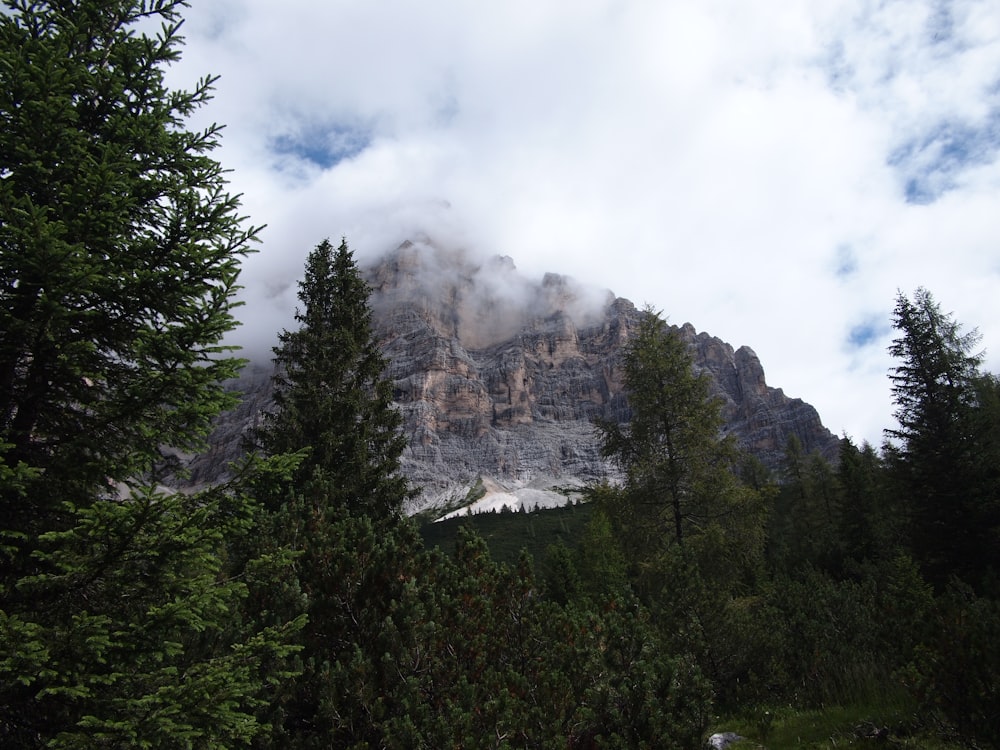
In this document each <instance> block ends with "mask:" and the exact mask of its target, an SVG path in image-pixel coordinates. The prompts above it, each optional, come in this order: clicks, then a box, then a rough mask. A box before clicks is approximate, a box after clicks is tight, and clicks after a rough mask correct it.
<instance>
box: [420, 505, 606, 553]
mask: <svg viewBox="0 0 1000 750" xmlns="http://www.w3.org/2000/svg"><path fill="white" fill-rule="evenodd" d="M591 511H592V508H591V507H590V506H588V505H587V504H585V503H577V504H575V505H567V506H564V507H561V508H545V509H542V510H536V511H533V512H531V513H524V512H516V513H515V512H511V513H478V514H474V515H468V516H459V517H457V518H449V519H448V520H446V521H437V522H436V523H427V524H424V525H423V526H421V527H420V534H421V536H422V537H423V539H424V544H425V545H426V546H428V547H440V548H441V549H442V550H443V551H445V552H448V553H451V552H452V551H454V549H455V540H456V539H457V538H458V530H459V529H460V528H462V527H468V528H471V529H473V530H475V531H476V532H477V533H478V534H479V535H480V536H481V537H483V539H485V540H486V544H487V545H488V546H489V549H490V554H491V555H492V556H493V559H494V560H497V561H499V562H505V563H509V564H514V563H516V562H517V560H518V558H519V557H520V555H521V550H527V551H528V553H529V554H530V555H531V556H532V557H533V558H534V559H535V560H536V561H541V560H543V559H544V558H545V551H546V550H547V549H548V548H549V545H552V544H556V543H557V542H559V541H560V540H561V541H562V542H563V543H564V544H565V545H566V546H567V547H570V548H572V547H574V546H575V545H576V544H577V541H578V540H579V539H580V538H581V536H582V535H583V530H584V528H585V527H586V525H587V522H588V521H589V520H590V515H591Z"/></svg>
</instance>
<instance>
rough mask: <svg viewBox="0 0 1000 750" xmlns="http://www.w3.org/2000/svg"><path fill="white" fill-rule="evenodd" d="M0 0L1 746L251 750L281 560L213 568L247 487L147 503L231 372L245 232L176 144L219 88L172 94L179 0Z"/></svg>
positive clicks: (204, 161) (278, 659)
mask: <svg viewBox="0 0 1000 750" xmlns="http://www.w3.org/2000/svg"><path fill="white" fill-rule="evenodd" d="M5 5H6V8H7V10H6V11H5V12H4V13H3V14H0V79H2V83H3V85H2V86H0V119H2V122H3V127H2V128H0V173H2V175H3V179H2V180H0V480H2V482H0V519H2V521H0V525H2V528H0V742H2V743H3V744H5V745H10V746H15V747H40V746H48V747H97V746H100V747H173V746H177V747H221V746H227V747H228V746H233V745H236V744H245V743H246V742H248V741H249V740H250V738H251V737H253V736H254V735H255V734H256V733H258V732H259V731H260V729H261V727H260V725H259V722H258V720H257V717H256V709H257V707H258V706H259V705H260V703H261V701H262V700H263V699H264V695H265V694H266V691H267V690H268V686H269V684H270V683H271V682H273V681H275V680H279V679H281V678H282V676H283V675H286V674H287V671H288V670H287V665H286V664H285V662H286V659H287V657H288V656H289V654H290V650H291V648H290V646H289V645H288V639H289V633H290V631H291V630H294V628H295V627H296V626H297V625H298V622H297V621H295V620H294V619H293V620H290V621H289V620H284V621H276V622H274V623H273V624H272V625H268V626H263V625H260V626H258V625H257V624H256V623H254V622H252V621H249V620H247V619H246V618H245V616H244V610H243V608H244V603H245V602H246V598H247V596H248V594H249V592H250V581H252V580H254V578H255V577H256V579H258V580H259V579H260V578H272V577H274V576H276V575H280V572H281V571H282V570H284V569H285V568H286V567H287V564H288V559H287V557H286V556H284V555H282V554H275V555H272V556H270V557H268V558H258V557H244V559H243V560H242V562H241V563H240V565H234V564H233V561H232V560H231V559H230V557H229V552H230V550H231V549H234V548H236V547H239V546H241V545H243V544H244V543H243V542H242V541H241V540H245V539H247V538H248V537H251V536H253V534H254V530H255V529H256V524H257V522H258V520H259V516H258V510H259V508H258V507H257V505H256V503H255V502H253V500H252V499H250V497H249V496H248V494H247V492H246V489H245V486H242V485H239V484H232V485H229V486H226V487H219V488H216V489H214V490H212V491H209V492H206V493H200V494H197V495H191V496H186V495H180V494H176V493H172V492H169V491H166V490H164V489H162V488H160V487H158V486H157V481H158V479H159V477H160V476H161V475H162V474H164V473H165V472H167V471H169V470H170V469H171V467H170V465H169V462H168V461H166V460H165V455H167V454H171V453H172V452H175V451H178V450H180V451H187V450H193V449H197V448H199V447H200V446H201V445H202V443H203V441H204V438H205V434H206V432H207V428H208V426H209V424H210V422H211V420H212V419H213V418H214V417H215V416H216V415H217V414H218V412H219V411H220V410H221V409H223V408H225V407H226V406H228V405H230V404H231V403H232V399H233V397H232V396H231V395H228V394H227V393H226V392H225V391H224V389H223V388H222V386H221V383H220V381H222V380H223V379H226V378H229V377H232V376H233V375H234V374H235V373H236V371H237V369H238V367H239V365H240V361H239V360H236V359H234V358H232V357H231V356H229V355H228V350H229V347H226V346H224V345H223V344H222V343H221V340H222V337H223V335H224V334H225V333H227V332H228V331H229V330H230V329H232V328H233V327H234V325H235V321H234V318H233V314H232V313H233V308H234V307H235V306H236V302H235V301H234V299H233V293H234V291H235V290H236V289H237V286H236V284H237V274H238V271H239V262H240V259H241V257H242V256H244V255H245V254H246V253H247V252H248V248H249V244H250V243H251V242H252V241H254V239H255V237H254V235H255V231H256V230H255V229H252V228H250V229H246V228H244V226H243V224H244V222H243V219H242V218H241V217H240V216H239V214H238V208H239V202H238V199H237V198H236V197H234V196H231V195H229V194H228V193H227V192H226V183H225V179H224V173H223V170H222V168H221V166H220V165H219V164H218V163H217V162H215V161H214V160H213V159H212V158H211V157H210V152H211V151H212V150H213V149H214V148H215V147H216V146H217V145H218V136H219V127H217V126H211V127H209V128H207V129H206V130H204V131H201V132H192V131H190V130H188V129H187V128H186V127H185V120H186V119H187V117H188V116H189V115H191V114H192V113H193V112H194V111H195V110H196V109H197V108H199V107H200V106H202V105H203V104H204V103H206V102H207V101H208V100H209V98H210V90H211V86H212V83H213V79H211V78H206V79H203V80H201V81H199V82H198V83H197V84H196V85H195V87H194V88H193V89H192V90H190V91H176V90H171V89H169V88H168V87H167V86H166V83H165V78H164V68H165V67H166V66H167V65H168V64H169V63H171V62H173V61H174V60H176V59H177V58H178V56H179V44H180V37H179V36H178V34H177V31H178V28H179V24H180V15H179V11H180V9H181V7H183V5H184V3H182V2H174V1H171V0H161V1H158V2H139V1H138V0H108V1H103V0H102V1H100V2H98V1H97V0H76V1H74V2H60V3H54V2H44V1H43V2H31V3H28V2H24V1H23V0H8V2H6V3H5ZM149 20H153V21H160V22H161V26H160V30H159V32H157V33H155V35H153V36H150V35H149V34H145V33H139V32H138V30H137V28H136V26H137V24H138V23H139V22H140V21H142V22H148V21H149ZM146 28H149V27H146ZM244 546H245V545H244Z"/></svg>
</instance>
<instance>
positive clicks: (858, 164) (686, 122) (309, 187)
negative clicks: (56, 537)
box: [169, 0, 1000, 445]
mask: <svg viewBox="0 0 1000 750" xmlns="http://www.w3.org/2000/svg"><path fill="white" fill-rule="evenodd" d="M191 5H192V7H191V8H190V9H189V10H188V11H187V12H186V13H185V16H186V21H185V24H184V27H183V33H184V36H185V38H186V45H185V47H184V49H183V58H182V60H181V61H180V62H179V63H177V64H175V65H174V66H172V67H171V69H170V72H169V81H170V82H171V84H172V85H174V86H176V87H186V88H189V87H190V86H191V85H192V84H193V83H194V81H196V80H197V79H198V78H199V77H200V76H202V75H204V74H207V73H211V74H218V75H219V76H220V79H219V81H218V83H217V84H216V92H215V98H214V100H213V101H212V102H211V103H210V104H209V105H208V106H206V107H205V108H203V109H202V110H201V111H199V112H198V114H197V115H196V116H195V117H194V118H193V119H192V120H191V121H190V123H191V125H192V126H197V125H199V124H205V123H207V122H208V121H214V122H220V123H224V124H225V125H226V129H225V130H224V134H223V140H222V146H221V148H220V149H218V150H217V151H216V152H215V157H216V158H217V159H219V161H221V162H222V164H223V165H224V166H225V167H226V168H228V169H230V170H232V171H231V174H230V182H231V188H232V190H233V191H234V192H238V193H242V195H243V210H244V212H245V213H246V214H247V215H248V216H249V217H250V219H251V221H252V222H253V223H255V224H266V225H267V227H266V229H264V230H263V231H262V233H261V235H260V237H261V240H262V241H261V244H260V245H259V248H258V249H259V252H257V253H256V254H254V255H252V256H251V257H249V258H248V259H247V261H246V263H245V264H244V271H243V274H242V277H241V278H242V283H243V285H244V287H245V289H244V291H243V292H242V294H243V296H244V298H245V300H246V302H247V304H246V306H245V307H243V308H241V309H240V311H239V316H240V317H241V318H242V319H243V321H244V325H243V326H242V328H241V329H240V331H239V332H238V333H237V335H236V337H235V340H236V341H237V342H238V343H243V344H247V345H248V346H256V347H257V348H258V349H259V348H260V342H262V341H264V342H266V346H270V345H271V343H272V341H271V337H273V335H274V334H276V332H277V331H278V330H279V329H280V328H283V327H287V326H290V325H291V322H290V321H291V315H292V312H293V310H294V307H295V303H296V300H295V290H296V282H297V280H298V278H299V277H300V276H301V273H302V269H303V263H304V260H305V257H306V255H307V254H308V252H309V250H310V249H312V248H313V247H314V246H315V245H316V244H318V243H319V242H320V241H321V240H323V239H325V238H330V239H331V240H332V241H334V242H337V241H339V239H340V238H341V237H346V238H347V240H348V243H349V244H350V246H351V247H352V248H353V249H354V250H355V252H356V255H357V257H358V259H359V260H360V261H361V262H365V261H366V260H368V259H374V258H376V257H377V256H378V255H379V254H380V253H382V252H384V251H386V250H389V249H391V248H393V247H395V246H396V245H398V244H399V243H400V242H402V241H403V240H405V239H408V238H412V237H417V236H427V237H430V238H431V239H433V240H434V241H436V242H439V243H442V244H446V245H451V246H461V247H465V248H468V249H469V250H470V251H471V252H474V253H479V254H482V255H483V256H484V257H486V256H490V255H493V254H503V255H509V256H510V257H511V258H513V260H514V262H515V264H516V265H517V267H518V269H519V270H520V271H521V272H523V273H524V274H526V275H528V276H529V277H537V278H541V276H542V275H543V274H544V273H545V272H548V271H551V272H556V273H561V274H565V275H568V276H571V277H573V278H574V279H576V280H577V281H579V282H581V283H583V284H586V285H594V286H597V287H600V288H606V289H610V290H612V291H613V292H614V293H615V294H616V295H617V296H620V297H625V298H628V299H630V300H632V301H633V302H635V303H636V304H637V305H640V306H642V305H644V304H647V303H648V304H650V305H652V306H654V307H655V308H657V309H659V310H661V311H662V313H663V315H664V316H665V317H666V318H667V319H668V320H669V321H670V322H671V323H675V324H678V325H680V324H682V323H685V322H690V323H691V324H693V325H694V327H695V328H696V329H697V330H698V331H705V332H708V333H709V334H711V335H713V336H717V337H718V338H720V339H722V340H724V341H726V342H728V343H730V344H732V345H733V346H734V348H738V347H739V346H743V345H746V346H749V347H750V348H752V349H753V350H754V351H755V352H756V353H757V355H758V356H759V358H760V360H761V363H762V365H763V367H764V371H765V373H766V377H767V382H768V384H769V385H771V386H774V387H780V388H781V389H782V390H783V391H784V392H785V393H786V394H787V395H789V396H791V397H794V398H801V399H803V400H805V401H807V402H808V403H810V404H812V405H813V406H815V407H816V409H817V410H818V411H819V414H820V417H821V419H822V420H823V422H824V424H825V425H826V426H827V427H828V428H829V429H831V430H832V431H833V432H834V433H836V434H838V435H847V436H849V437H851V438H852V439H854V441H855V442H856V443H859V444H860V443H861V442H862V441H865V440H867V441H870V442H871V443H873V444H875V445H879V444H881V442H882V431H883V430H884V429H885V428H888V427H891V426H893V424H894V422H893V418H892V412H893V405H892V401H891V392H890V383H889V380H888V372H889V369H890V368H891V367H892V366H893V364H894V362H893V360H892V359H891V358H890V357H889V356H888V354H887V352H886V349H887V347H888V346H889V344H890V341H891V339H892V337H893V331H892V328H891V320H892V309H893V307H894V304H895V300H896V297H897V295H898V294H899V293H900V292H902V293H904V294H907V295H910V296H912V294H913V292H914V291H915V290H916V289H917V288H918V287H921V286H922V287H926V288H927V289H929V290H930V291H931V293H932V294H933V295H934V297H935V299H936V300H937V301H938V302H939V303H940V305H941V308H942V309H943V310H944V311H945V312H947V313H951V314H952V315H953V316H954V318H955V319H956V320H957V321H959V322H960V323H962V324H963V326H964V327H965V329H966V330H971V329H973V328H978V329H979V332H980V333H981V334H982V341H981V349H983V350H985V356H986V359H985V364H984V368H985V369H986V370H988V371H990V372H994V373H997V372H1000V294H998V291H1000V3H998V2H996V0H953V1H950V2H949V1H948V0H740V1H739V2H733V1H732V0H576V1H575V2H572V3H569V2H564V1H562V0H559V1H557V0H507V1H506V2H502V3H481V2H469V1H468V0H422V2H416V1H415V0H324V1H323V2H317V1H316V0H284V2H281V3H276V2H274V0H192V3H191ZM265 350H266V349H265Z"/></svg>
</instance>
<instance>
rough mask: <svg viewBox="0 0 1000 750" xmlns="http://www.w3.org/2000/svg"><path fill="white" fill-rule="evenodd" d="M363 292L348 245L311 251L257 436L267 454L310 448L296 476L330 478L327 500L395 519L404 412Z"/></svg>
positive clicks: (402, 489)
mask: <svg viewBox="0 0 1000 750" xmlns="http://www.w3.org/2000/svg"><path fill="white" fill-rule="evenodd" d="M369 294H370V289H369V287H368V285H367V284H366V283H365V281H364V279H363V278H362V276H361V272H360V270H359V269H358V266H357V263H356V262H355V260H354V254H353V253H352V252H351V251H350V250H349V249H348V247H347V242H346V241H342V242H341V244H340V247H339V248H338V249H337V250H336V251H334V249H333V246H332V245H331V244H330V243H329V241H323V242H321V243H320V244H319V245H318V246H317V247H316V248H315V249H314V250H313V251H312V252H311V253H310V254H309V257H308V259H307V261H306V269H305V278H304V279H303V281H302V282H300V284H299V300H300V301H301V302H302V305H303V308H302V309H300V310H299V311H297V312H296V315H295V320H296V321H297V322H298V323H299V324H300V327H299V328H298V329H297V330H295V331H282V333H281V334H280V335H279V345H278V346H277V347H275V350H274V353H275V363H276V365H277V373H276V375H275V380H274V383H275V410H274V411H273V412H271V413H269V414H266V415H265V418H264V423H263V425H262V427H261V429H260V431H259V433H258V435H259V440H260V443H261V446H262V447H263V448H264V450H265V451H266V452H268V453H270V454H280V453H284V452H294V451H299V450H302V449H307V450H308V455H307V457H306V459H305V460H304V461H303V463H302V465H301V466H300V468H299V472H298V474H297V479H298V480H304V479H308V480H310V481H312V480H316V479H318V478H319V477H322V478H323V479H324V481H327V487H326V491H327V493H328V494H327V496H326V498H325V500H324V502H327V503H330V504H334V505H342V506H344V507H345V508H349V509H351V510H354V511H357V512H359V513H362V514H366V515H369V516H371V517H373V518H391V517H394V516H397V515H398V514H399V513H400V511H401V510H402V505H403V503H404V502H405V501H406V499H408V498H409V497H411V495H412V492H411V491H410V489H409V488H408V486H407V484H406V480H405V479H404V478H403V477H402V476H401V475H400V474H399V461H400V456H401V455H402V452H403V450H404V448H405V447H406V441H405V438H404V437H403V435H402V433H401V431H400V428H401V426H402V416H401V415H400V414H399V412H398V411H397V410H396V409H395V408H394V407H393V403H392V384H391V382H390V381H389V380H387V379H386V378H385V377H384V375H385V370H386V365H387V362H386V360H385V358H384V357H383V355H382V352H381V350H380V349H379V343H378V340H377V339H376V338H375V334H374V330H373V328H372V320H371V310H370V309H369V307H368V298H369Z"/></svg>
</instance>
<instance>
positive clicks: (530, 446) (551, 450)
mask: <svg viewBox="0 0 1000 750" xmlns="http://www.w3.org/2000/svg"><path fill="white" fill-rule="evenodd" d="M365 275H366V279H367V281H368V283H369V284H370V285H371V288H372V295H371V299H370V303H371V307H372V311H373V320H374V323H375V326H376V331H377V335H378V336H379V339H380V341H381V342H382V346H383V350H384V353H385V355H386V357H387V358H388V360H389V367H388V371H387V377H389V378H390V379H391V380H392V383H393V388H394V394H395V395H394V398H395V401H396V404H397V406H398V408H399V409H400V411H401V413H402V414H403V417H404V421H405V431H406V437H407V440H408V448H407V450H406V452H405V454H404V456H403V470H404V472H405V473H406V475H407V476H408V477H409V479H410V480H411V481H412V482H413V483H414V484H416V485H418V486H420V487H422V488H423V490H424V492H423V494H422V496H421V498H419V499H418V501H417V503H416V504H415V505H414V506H413V507H412V508H411V509H410V510H411V511H417V510H420V509H422V508H424V507H427V506H437V507H441V508H445V507H452V506H454V505H455V504H461V503H462V502H467V501H469V500H475V499H477V498H476V497H475V495H476V488H477V487H478V488H483V487H487V488H489V487H493V488H497V487H499V488H501V489H502V491H503V492H505V493H508V494H512V495H514V496H517V497H521V498H522V500H523V504H525V505H529V506H534V505H546V504H549V505H551V504H559V503H562V502H565V500H566V496H567V494H570V495H571V494H572V493H573V492H575V491H576V490H577V489H579V487H580V486H582V485H584V484H586V483H589V482H593V481H596V480H600V479H604V478H612V479H613V478H614V477H615V476H616V469H615V467H614V466H613V465H611V464H609V463H608V462H607V461H605V460H604V459H602V458H601V456H600V452H599V448H598V444H597V439H596V435H595V432H594V428H593V420H594V418H595V417H601V418H604V419H614V420H619V421H625V420H627V419H628V417H629V411H628V403H627V400H626V398H625V395H624V393H623V392H622V380H621V355H622V350H623V346H624V345H625V344H626V343H627V341H628V340H629V338H630V335H631V332H632V331H633V330H634V329H635V328H636V326H637V325H638V323H639V320H640V318H641V315H642V314H643V313H642V312H641V311H639V310H637V309H636V307H635V306H634V305H633V304H632V303H631V302H629V301H628V300H625V299H620V298H615V297H614V295H613V294H611V293H610V292H608V291H603V290H600V291H595V290H592V289H587V288H585V287H583V286H582V285H580V284H579V283H577V282H576V281H574V280H573V279H572V278H570V277H567V276H562V275H559V274H551V273H550V274H546V275H545V276H544V277H543V278H542V279H541V280H540V281H533V280H531V279H528V278H526V277H525V276H523V275H522V274H520V273H519V272H518V271H517V268H516V267H515V265H514V262H513V260H511V259H510V258H509V257H506V256H495V257H493V258H488V259H485V260H482V259H476V258H474V257H473V256H472V255H471V254H468V253H465V252H463V251H461V250H454V249H452V250H449V249H443V248H440V247H438V246H436V245H434V244H433V243H431V242H428V241H426V240H422V241H413V242H406V243H403V244H402V245H400V246H399V247H397V248H396V249H395V250H394V251H392V252H390V253H387V254H386V255H385V256H384V257H383V258H381V259H380V260H379V261H378V262H376V263H374V264H372V265H371V266H369V267H368V268H367V269H366V270H365ZM679 331H680V334H681V336H682V337H683V338H684V340H685V341H686V342H687V343H688V344H689V345H690V347H691V349H692V352H693V354H694V359H695V363H696V367H697V368H699V369H700V370H703V371H706V372H708V373H709V374H710V376H711V378H712V382H713V388H714V391H715V392H716V393H717V395H719V396H720V397H721V398H722V401H723V415H724V418H725V421H726V430H727V432H731V433H733V434H735V435H736V436H737V439H738V440H739V442H740V443H741V445H742V446H743V447H744V448H746V449H747V450H749V451H750V452H752V453H753V454H755V455H756V456H758V458H760V459H761V461H763V462H764V463H765V464H766V465H769V466H771V467H777V466H778V465H779V463H780V460H781V456H782V453H783V450H784V446H785V444H786V442H787V439H788V437H789V435H792V434H795V435H797V436H798V437H799V439H800V440H801V442H802V444H803V447H804V448H805V449H806V450H807V451H810V450H814V449H815V450H819V451H820V452H822V453H824V454H825V455H827V456H830V457H831V458H833V457H835V456H836V449H837V443H838V441H837V439H836V437H835V436H834V435H833V434H832V433H830V432H829V431H828V430H826V428H824V427H823V425H822V423H821V422H820V419H819V415H818V414H817V413H816V410H815V409H813V407H811V406H809V405H808V404H806V403H804V402H802V401H801V400H798V399H791V398H788V397H787V396H785V395H784V393H783V392H782V391H781V390H780V389H776V388H771V387H770V386H768V385H767V383H766V381H765V378H764V370H763V367H762V366H761V363H760V361H759V359H758V358H757V356H756V354H754V352H753V350H752V349H750V348H749V347H746V346H743V347H740V348H739V349H737V350H735V351H734V349H733V347H732V346H730V345H729V344H727V343H725V342H723V341H720V340H719V339H717V338H715V337H712V336H710V335H708V334H707V333H698V332H697V331H696V329H695V328H694V326H692V325H691V324H689V323H686V324H684V325H683V326H681V327H680V329H679ZM262 369H265V370H266V367H257V368H248V373H249V374H248V376H247V378H245V379H244V381H243V382H242V383H241V384H238V386H237V387H239V388H241V390H244V391H245V393H246V397H245V399H244V402H243V405H242V406H241V407H240V409H238V410H236V411H235V412H233V413H232V414H230V415H227V416H225V417H224V419H223V420H222V422H221V423H220V428H219V431H218V432H217V434H216V437H215V438H213V441H212V443H213V446H214V448H213V450H214V458H215V459H216V465H217V464H218V458H219V457H220V456H221V455H225V454H226V453H227V452H231V453H234V454H235V450H236V446H237V445H238V442H239V440H238V437H239V435H240V433H242V432H243V431H244V430H245V429H246V427H247V426H248V425H250V424H252V422H253V421H254V420H255V418H256V414H258V413H259V411H260V410H261V409H262V408H266V404H267V402H268V397H267V392H266V389H267V385H266V379H262V378H261V375H260V373H261V372H262ZM254 377H255V378H256V380H254V379H253V378H254ZM262 382H264V383H265V384H264V385H262ZM262 389H263V390H262ZM225 445H230V446H231V449H226V448H224V447H220V446H225ZM199 461H200V459H195V461H194V463H193V468H194V470H195V473H196V475H200V476H201V477H203V478H204V477H206V476H207V475H208V474H209V473H210V472H209V471H208V470H207V469H206V468H205V467H204V466H203V465H202V464H199ZM494 494H495V493H494ZM487 495H489V493H488V492H487ZM478 500H479V501H481V502H485V503H487V505H488V504H489V502H490V500H489V497H488V496H487V497H484V498H478ZM505 502H506V501H505Z"/></svg>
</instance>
